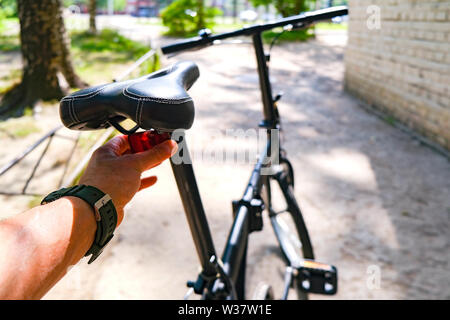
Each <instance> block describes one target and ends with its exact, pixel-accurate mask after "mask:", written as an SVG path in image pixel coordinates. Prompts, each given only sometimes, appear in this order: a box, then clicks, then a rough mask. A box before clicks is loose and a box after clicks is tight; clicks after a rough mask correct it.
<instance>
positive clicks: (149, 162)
mask: <svg viewBox="0 0 450 320" xmlns="http://www.w3.org/2000/svg"><path fill="white" fill-rule="evenodd" d="M177 148H178V146H177V143H176V142H175V141H173V140H167V141H164V142H163V143H160V144H158V145H157V146H155V147H154V148H152V149H150V150H147V151H144V152H139V153H136V154H135V155H134V157H135V158H136V160H137V165H138V167H139V169H140V170H141V171H142V172H143V171H145V170H148V169H150V168H153V167H155V166H157V165H158V164H160V163H161V162H163V161H164V160H166V159H168V158H170V157H171V156H172V155H173V154H174V153H175V152H176V151H177Z"/></svg>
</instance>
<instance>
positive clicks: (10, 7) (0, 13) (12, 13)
mask: <svg viewBox="0 0 450 320" xmlns="http://www.w3.org/2000/svg"><path fill="white" fill-rule="evenodd" d="M12 17H17V1H16V0H0V23H1V20H2V19H3V18H12Z"/></svg>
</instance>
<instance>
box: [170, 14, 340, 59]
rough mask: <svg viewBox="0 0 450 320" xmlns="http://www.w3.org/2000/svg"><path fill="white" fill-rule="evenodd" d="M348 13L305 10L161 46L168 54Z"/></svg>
mask: <svg viewBox="0 0 450 320" xmlns="http://www.w3.org/2000/svg"><path fill="white" fill-rule="evenodd" d="M346 14H348V9H347V7H346V6H339V7H332V8H327V9H321V10H316V11H310V12H305V13H302V14H300V15H296V16H291V17H287V18H283V19H280V20H277V21H274V22H269V23H264V24H256V25H252V26H249V27H244V28H242V29H238V30H235V31H231V32H225V33H220V34H216V35H210V36H207V37H203V38H202V37H194V38H190V39H188V40H185V41H180V42H177V43H173V44H169V45H167V46H163V47H161V50H162V52H163V53H164V54H170V53H175V52H180V51H184V50H192V49H200V48H201V47H205V46H208V45H211V44H213V42H214V41H216V40H223V39H228V38H233V37H238V36H252V35H255V34H257V33H261V32H264V31H267V30H271V29H274V28H277V27H283V26H287V25H290V24H292V25H294V26H295V25H297V24H301V23H303V24H309V23H314V22H317V21H321V20H328V19H331V18H334V17H338V16H343V15H346Z"/></svg>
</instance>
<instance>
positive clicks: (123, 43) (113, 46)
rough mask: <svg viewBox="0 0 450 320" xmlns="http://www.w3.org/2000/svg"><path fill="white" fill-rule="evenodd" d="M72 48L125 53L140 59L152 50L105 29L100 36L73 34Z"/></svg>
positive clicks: (87, 33)
mask: <svg viewBox="0 0 450 320" xmlns="http://www.w3.org/2000/svg"><path fill="white" fill-rule="evenodd" d="M71 38H72V47H73V48H78V49H80V50H82V51H86V52H102V51H113V52H125V53H128V54H129V55H130V56H132V57H140V56H142V55H143V54H145V53H146V52H147V51H148V50H150V48H149V47H148V46H145V45H143V44H140V43H139V42H136V41H133V40H130V39H128V38H126V37H124V36H122V35H121V34H119V33H118V32H117V31H115V30H111V29H103V30H101V31H100V32H99V33H98V34H92V33H90V32H87V31H82V32H73V33H72V37H71Z"/></svg>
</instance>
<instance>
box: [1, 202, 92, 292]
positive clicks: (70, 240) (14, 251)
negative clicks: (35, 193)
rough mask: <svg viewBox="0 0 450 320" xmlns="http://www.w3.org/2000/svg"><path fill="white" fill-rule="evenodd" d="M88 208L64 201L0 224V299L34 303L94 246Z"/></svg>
mask: <svg viewBox="0 0 450 320" xmlns="http://www.w3.org/2000/svg"><path fill="white" fill-rule="evenodd" d="M95 231H96V223H95V218H94V214H93V210H92V208H91V207H90V206H89V204H87V203H86V202H84V201H83V200H81V199H79V198H75V197H64V198H61V199H59V200H57V201H54V202H52V203H49V204H47V205H45V206H39V207H36V208H33V209H31V210H28V211H26V212H24V213H22V214H19V215H17V216H14V217H11V218H9V219H6V220H3V221H1V222H0V257H7V261H2V263H1V264H0V299H39V298H41V297H42V296H43V295H44V294H45V293H46V292H47V291H48V290H49V289H50V288H51V287H53V285H54V284H55V283H56V282H57V281H58V280H59V279H61V278H62V277H63V276H64V274H65V273H66V272H67V270H68V268H69V267H70V266H72V265H74V264H76V263H77V262H78V261H79V260H80V259H81V258H82V257H83V256H84V255H85V254H86V252H87V251H88V249H89V248H90V246H91V245H92V243H93V241H94V236H95Z"/></svg>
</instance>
